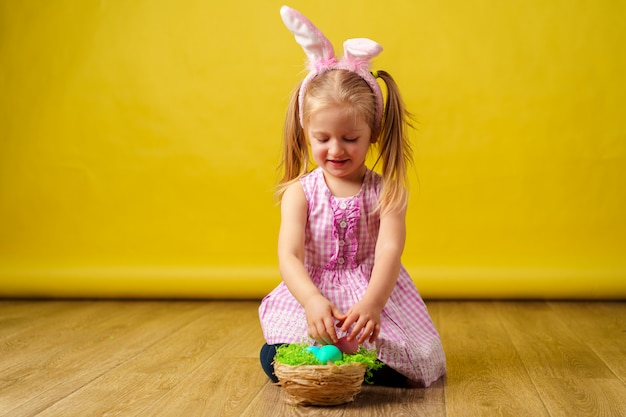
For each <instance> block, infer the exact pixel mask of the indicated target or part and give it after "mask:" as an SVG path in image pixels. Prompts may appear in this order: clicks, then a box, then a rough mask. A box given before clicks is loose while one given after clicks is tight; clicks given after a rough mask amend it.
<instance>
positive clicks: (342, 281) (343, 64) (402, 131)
mask: <svg viewBox="0 0 626 417" xmlns="http://www.w3.org/2000/svg"><path fill="white" fill-rule="evenodd" d="M281 16H282V18H283V21H284V23H285V25H286V26H287V28H288V29H289V30H291V31H292V32H293V33H294V35H295V37H296V41H297V42H298V43H299V44H300V45H301V46H302V47H303V49H304V51H305V53H306V54H307V57H308V60H309V69H310V72H309V74H308V75H307V76H306V78H305V79H304V80H303V81H302V83H300V85H299V86H298V87H297V88H296V89H295V90H294V92H293V93H292V96H291V100H290V103H289V107H288V111H287V120H286V124H285V129H284V145H283V168H284V170H285V174H284V178H283V180H282V182H281V184H280V188H279V192H278V195H279V197H280V199H281V224H280V232H279V237H278V257H279V265H280V272H281V275H282V278H283V282H282V283H281V284H280V285H278V287H276V288H275V289H274V290H273V291H272V292H271V293H270V294H269V295H267V296H266V297H265V298H264V299H263V301H262V303H261V306H260V308H259V315H260V319H261V326H262V328H263V333H264V336H265V340H266V344H265V345H264V346H263V348H262V349H261V364H262V366H263V369H264V370H265V372H266V373H267V375H268V376H269V377H270V378H271V379H272V380H273V381H274V382H276V381H277V379H276V377H275V375H274V372H273V365H272V361H273V358H274V355H275V353H276V347H277V346H280V345H282V344H286V343H297V342H302V341H303V340H306V339H307V337H310V338H312V339H314V340H315V341H317V342H318V343H320V344H333V343H336V342H337V341H338V339H339V338H340V337H346V338H347V340H349V341H355V340H356V341H357V342H358V343H359V344H362V345H364V346H365V347H366V348H367V349H375V350H377V351H378V358H379V359H380V360H381V361H382V362H383V363H384V364H385V366H384V367H383V368H382V369H381V370H379V371H378V372H377V374H376V375H375V376H374V383H379V384H384V385H394V386H402V385H405V384H406V383H408V382H410V381H413V384H418V385H421V386H429V385H430V384H431V383H432V382H434V381H436V380H437V379H438V378H439V377H441V376H442V375H443V374H444V373H445V357H444V353H443V349H442V346H441V340H440V338H439V335H438V333H437V330H436V329H435V326H434V325H433V322H432V320H431V318H430V316H429V315H428V311H427V309H426V306H425V304H424V302H423V301H422V299H421V297H420V295H419V293H418V291H417V288H416V287H415V284H414V283H413V281H412V280H411V277H410V276H409V275H408V273H407V271H406V270H405V269H404V267H403V266H402V265H401V263H400V258H401V255H402V251H403V249H404V242H405V233H406V224H405V215H406V209H407V189H406V177H407V170H408V167H409V165H410V163H411V160H412V156H411V148H410V144H409V142H408V139H407V133H406V129H407V125H408V123H407V122H408V113H407V112H406V110H405V108H404V104H403V103H402V100H401V99H400V95H399V91H398V88H397V85H396V83H395V82H394V80H393V78H392V77H391V76H390V75H389V74H388V73H387V72H384V71H378V72H377V73H376V72H375V73H370V72H369V65H370V64H369V63H370V60H371V59H372V58H373V57H375V56H376V55H378V54H379V53H380V52H381V50H382V48H381V47H380V45H378V44H377V43H376V42H374V41H371V40H369V39H363V38H361V39H350V40H348V41H346V42H345V44H344V49H345V54H344V57H343V58H342V59H341V60H337V59H336V58H335V55H334V50H333V47H332V45H331V44H330V42H329V41H328V40H327V39H326V38H325V37H324V35H322V33H321V32H320V31H319V29H317V28H316V27H315V26H313V24H312V23H311V22H310V21H309V20H307V19H306V18H305V17H304V16H302V15H301V14H300V13H298V12H297V11H295V10H293V9H290V8H288V7H286V6H283V7H282V8H281ZM376 78H380V79H381V80H382V81H383V82H384V83H385V85H386V87H387V99H386V103H383V96H382V91H381V88H380V86H379V85H378V82H377V81H376ZM370 147H375V148H376V149H377V151H378V158H377V161H376V163H377V164H378V163H380V165H381V174H380V175H379V174H377V173H375V172H374V171H372V170H370V169H369V168H367V166H366V165H365V161H366V157H367V155H368V151H370ZM310 156H312V158H313V160H314V162H315V164H316V165H317V168H315V169H313V170H312V171H308V168H309V157H310ZM413 384H412V385H413Z"/></svg>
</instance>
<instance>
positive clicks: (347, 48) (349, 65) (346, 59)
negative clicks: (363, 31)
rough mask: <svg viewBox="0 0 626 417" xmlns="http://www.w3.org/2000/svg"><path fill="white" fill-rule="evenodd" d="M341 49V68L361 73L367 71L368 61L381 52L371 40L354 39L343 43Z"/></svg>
mask: <svg viewBox="0 0 626 417" xmlns="http://www.w3.org/2000/svg"><path fill="white" fill-rule="evenodd" d="M343 49H344V56H343V58H342V60H341V64H342V66H343V67H345V68H346V69H348V70H350V71H354V72H358V73H361V72H365V71H368V70H369V67H370V61H371V60H372V59H373V58H374V57H376V56H378V54H380V53H381V52H382V50H383V47H382V46H380V45H379V44H378V43H376V42H374V41H373V40H371V39H367V38H356V39H348V40H347V41H345V42H344V43H343Z"/></svg>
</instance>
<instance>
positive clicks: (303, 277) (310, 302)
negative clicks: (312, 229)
mask: <svg viewBox="0 0 626 417" xmlns="http://www.w3.org/2000/svg"><path fill="white" fill-rule="evenodd" d="M307 209H308V206H307V201H306V197H305V196H304V190H303V189H302V184H300V183H299V182H296V183H294V184H292V185H291V186H290V187H289V188H287V190H285V193H284V194H283V197H282V200H281V223H280V232H279V234H278V261H279V266H280V273H281V276H282V278H283V281H284V282H285V285H286V286H287V288H288V289H289V291H290V292H291V294H292V295H293V296H294V297H295V298H296V300H298V302H299V303H300V304H301V305H302V307H303V308H304V311H305V313H306V318H307V324H308V332H309V336H310V337H312V338H313V339H315V340H317V341H318V342H320V343H323V344H331V343H335V342H337V333H336V331H335V320H334V319H337V320H343V319H344V318H345V316H344V315H343V314H342V313H341V312H340V311H339V310H337V308H336V307H335V306H334V305H333V304H332V303H331V302H330V301H328V299H326V297H324V296H323V295H322V294H321V293H320V292H319V290H318V289H317V287H316V286H315V284H313V281H312V280H311V278H310V276H309V274H308V272H307V270H306V268H305V267H304V239H305V228H306V222H307Z"/></svg>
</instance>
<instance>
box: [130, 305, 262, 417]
mask: <svg viewBox="0 0 626 417" xmlns="http://www.w3.org/2000/svg"><path fill="white" fill-rule="evenodd" d="M253 307H254V308H248V310H247V311H245V312H239V314H234V315H233V314H231V315H229V319H228V322H227V323H225V324H224V325H222V326H220V327H219V328H221V329H222V331H219V328H214V329H212V331H213V334H221V335H222V336H223V337H222V339H220V340H219V343H218V346H217V348H216V350H215V352H214V354H213V355H211V356H210V357H208V358H207V359H206V360H205V361H203V362H202V363H201V364H200V365H199V366H198V367H197V368H196V369H194V370H193V371H191V372H190V373H189V376H188V378H187V379H185V381H183V382H182V383H180V384H178V385H177V386H176V387H174V388H173V389H172V390H171V391H169V392H168V393H167V394H166V395H164V396H163V397H161V398H159V399H158V400H157V401H155V402H154V403H153V404H151V405H150V406H149V407H147V408H145V409H144V410H142V411H141V414H140V415H141V416H161V415H184V416H212V415H216V416H218V415H219V416H240V415H242V413H243V412H244V410H245V409H246V408H247V407H248V405H249V404H250V402H251V401H252V400H253V399H254V398H255V397H256V396H257V395H258V393H259V391H260V390H261V388H262V387H263V386H264V385H265V384H267V381H268V379H267V376H266V375H265V374H264V373H263V371H262V370H261V366H260V364H259V358H258V354H259V350H260V348H261V345H262V343H263V336H262V333H261V330H260V326H259V323H258V316H257V305H256V304H255V305H254V306H253ZM233 318H236V319H235V320H233ZM216 330H217V331H216Z"/></svg>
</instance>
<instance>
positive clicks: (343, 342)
mask: <svg viewBox="0 0 626 417" xmlns="http://www.w3.org/2000/svg"><path fill="white" fill-rule="evenodd" d="M335 346H337V347H338V348H339V350H340V351H342V352H343V353H348V354H352V353H356V352H357V351H358V350H359V343H358V342H357V341H356V340H352V341H350V342H349V341H348V340H347V336H344V337H342V338H341V339H339V340H338V341H337V343H335Z"/></svg>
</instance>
